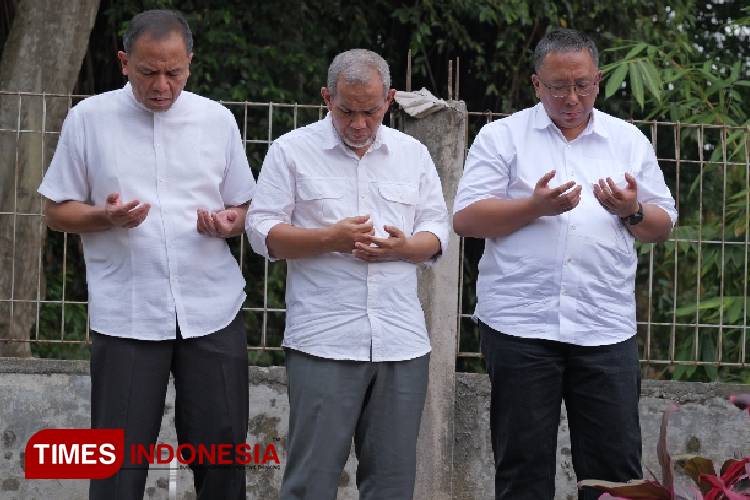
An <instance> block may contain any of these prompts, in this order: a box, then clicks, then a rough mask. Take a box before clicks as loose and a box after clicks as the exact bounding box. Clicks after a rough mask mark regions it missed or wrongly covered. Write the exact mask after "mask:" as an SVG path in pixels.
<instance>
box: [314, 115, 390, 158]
mask: <svg viewBox="0 0 750 500" xmlns="http://www.w3.org/2000/svg"><path fill="white" fill-rule="evenodd" d="M323 122H324V126H323V130H324V133H325V136H324V137H323V149H336V148H342V149H350V148H349V146H347V145H346V144H344V141H343V140H342V139H341V136H340V135H339V133H338V131H337V130H336V127H334V126H333V119H332V118H331V113H330V111H329V112H328V114H327V115H326V117H325V118H323ZM383 129H384V127H383V126H382V125H381V126H379V127H378V131H377V132H376V133H375V140H374V141H373V143H372V144H371V145H370V148H369V149H368V152H369V151H375V150H377V149H379V148H381V147H384V148H385V149H386V151H388V150H389V147H388V143H387V141H386V138H385V134H384V133H383Z"/></svg>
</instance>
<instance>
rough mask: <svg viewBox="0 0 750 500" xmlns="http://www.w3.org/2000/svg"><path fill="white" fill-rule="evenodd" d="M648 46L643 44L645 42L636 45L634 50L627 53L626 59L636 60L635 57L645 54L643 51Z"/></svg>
mask: <svg viewBox="0 0 750 500" xmlns="http://www.w3.org/2000/svg"><path fill="white" fill-rule="evenodd" d="M647 46H648V45H647V44H645V43H643V42H640V43H637V44H635V47H633V48H632V49H630V52H628V53H627V55H626V56H625V59H632V58H634V57H635V56H637V55H638V54H640V53H641V52H643V49H645V48H646V47H647Z"/></svg>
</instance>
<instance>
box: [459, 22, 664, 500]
mask: <svg viewBox="0 0 750 500" xmlns="http://www.w3.org/2000/svg"><path fill="white" fill-rule="evenodd" d="M597 65H598V53H597V49H596V46H595V45H594V43H593V41H592V40H591V39H590V38H589V37H588V36H586V35H585V34H583V33H579V32H577V31H574V30H557V31H553V32H551V33H548V34H547V35H546V36H545V37H544V38H543V39H542V40H541V41H540V42H539V45H538V46H537V47H536V50H535V53H534V69H535V74H534V75H533V76H532V83H533V85H534V89H535V91H536V95H537V97H538V98H539V100H540V101H541V102H540V103H539V104H537V105H536V106H534V107H532V108H528V109H525V110H523V111H520V112H518V113H515V114H513V115H512V116H510V117H508V118H505V119H502V120H498V121H495V122H493V123H490V124H488V125H486V126H485V127H483V128H482V130H481V131H480V133H479V134H478V135H477V138H476V140H475V141H474V143H473V145H472V146H471V149H470V151H469V155H468V157H467V160H466V166H465V171H464V175H463V178H462V179H461V182H460V184H459V189H458V194H457V196H456V202H455V205H454V216H453V227H454V229H455V230H456V232H457V233H458V234H460V235H462V236H471V237H475V238H485V249H484V255H483V256H482V259H481V261H480V263H479V279H478V282H477V307H476V312H475V316H476V318H477V319H478V320H479V322H480V332H481V348H482V353H483V354H484V357H485V361H486V365H487V370H488V372H489V376H490V381H491V385H492V395H491V408H490V419H491V433H492V447H493V451H494V454H495V465H496V476H495V494H496V498H498V499H513V500H519V499H520V500H523V499H544V500H548V499H550V498H553V497H554V486H555V450H556V446H555V443H556V440H557V427H558V424H559V421H560V404H561V400H563V399H564V400H565V406H566V409H567V415H568V423H569V425H570V433H571V442H572V455H573V467H574V469H575V471H576V475H577V477H578V479H579V480H583V479H603V480H612V481H625V480H629V479H636V478H640V477H641V475H642V471H641V463H640V458H641V435H640V424H639V421H638V398H639V395H640V369H639V364H638V346H637V343H636V338H635V333H636V321H635V297H634V288H635V271H636V264H637V256H636V253H635V249H634V240H635V239H637V240H639V241H644V242H658V241H664V240H665V239H666V238H667V237H668V236H669V234H670V231H671V229H672V226H673V225H674V223H675V220H676V217H677V214H676V212H675V208H674V200H673V199H672V197H671V195H670V193H669V189H668V188H667V186H666V185H665V182H664V177H663V175H662V172H661V170H660V169H659V165H658V164H657V162H656V156H655V155H654V151H653V148H652V147H651V144H650V143H649V142H648V140H647V139H646V137H645V136H644V135H643V134H642V133H641V132H640V131H639V130H638V129H637V128H636V127H634V126H633V125H630V124H628V123H626V122H624V121H622V120H619V119H617V118H614V117H612V116H609V115H607V114H605V113H602V112H600V111H598V110H596V109H594V107H593V106H594V100H595V98H596V95H597V94H598V92H599V81H600V78H601V74H600V72H599V71H598V67H597ZM597 496H598V493H596V492H592V491H586V492H584V491H582V492H581V493H580V496H579V497H580V498H597Z"/></svg>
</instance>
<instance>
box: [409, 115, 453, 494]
mask: <svg viewBox="0 0 750 500" xmlns="http://www.w3.org/2000/svg"><path fill="white" fill-rule="evenodd" d="M465 113H466V106H465V105H464V103H463V102H451V103H450V107H448V108H446V109H443V110H440V111H437V112H435V113H433V114H431V115H429V116H426V117H424V118H420V119H415V118H411V117H408V116H404V118H403V126H402V128H403V131H404V132H405V133H407V134H409V135H411V136H412V137H415V138H416V139H418V140H419V141H420V142H422V144H424V145H425V146H427V149H428V150H429V151H430V155H431V156H432V160H433V161H434V162H435V166H436V167H437V171H438V174H439V175H440V180H441V181H442V184H443V195H444V196H445V201H446V203H447V205H448V212H449V213H451V211H452V208H453V199H454V197H455V196H456V189H457V188H458V181H459V179H460V178H461V173H462V172H463V164H464V149H465V147H466V134H465V126H466V114H465ZM458 273H459V238H458V236H457V235H456V234H455V233H453V232H452V231H451V239H450V243H449V246H448V248H447V249H444V250H443V257H442V259H440V261H439V262H438V263H437V264H435V265H433V266H430V267H426V268H422V269H421V271H420V273H419V298H420V300H421V301H422V307H423V308H424V312H425V318H426V320H427V331H428V332H429V333H430V340H431V343H432V354H431V356H430V383H429V386H428V389H427V401H426V403H425V408H424V412H423V413H422V426H421V428H420V432H419V441H418V443H417V482H416V487H415V492H414V498H415V499H416V500H452V499H453V484H452V477H453V476H452V470H453V418H454V401H455V380H456V348H457V345H456V339H457V330H458Z"/></svg>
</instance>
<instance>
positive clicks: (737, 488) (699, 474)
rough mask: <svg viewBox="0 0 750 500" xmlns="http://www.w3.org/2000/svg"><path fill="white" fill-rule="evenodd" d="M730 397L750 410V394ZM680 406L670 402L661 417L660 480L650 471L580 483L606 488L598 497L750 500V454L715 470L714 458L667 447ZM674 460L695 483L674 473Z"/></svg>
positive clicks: (640, 499) (741, 406)
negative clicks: (636, 476) (647, 475)
mask: <svg viewBox="0 0 750 500" xmlns="http://www.w3.org/2000/svg"><path fill="white" fill-rule="evenodd" d="M729 400H730V401H731V402H732V403H733V404H734V405H735V406H737V407H738V408H740V409H741V410H745V409H747V411H748V413H749V414H750V394H736V395H732V396H729ZM676 410H677V406H676V405H674V404H670V405H669V406H668V407H667V408H666V409H665V410H664V415H662V419H661V428H660V430H659V443H658V444H657V446H656V452H657V455H658V457H659V465H660V466H661V472H662V481H661V483H660V482H659V481H658V480H657V479H656V477H655V476H654V474H653V473H652V472H651V471H649V472H650V473H651V476H652V477H653V479H639V480H634V481H628V482H627V483H614V482H610V481H598V480H595V479H589V480H586V481H580V482H579V483H578V487H579V488H582V487H584V486H589V487H592V488H597V489H599V490H601V491H603V492H605V493H604V494H602V496H600V497H599V500H604V499H609V500H615V499H620V500H628V499H637V500H748V499H750V457H745V458H743V459H740V460H735V459H730V460H727V461H726V462H724V465H722V466H721V471H720V472H719V474H716V470H715V468H714V464H713V462H712V461H711V460H709V459H707V458H703V457H699V456H697V455H679V456H675V457H672V456H670V454H669V451H668V449H667V425H668V423H669V416H670V415H671V414H672V413H673V412H675V411H676ZM674 464H676V465H677V466H679V467H681V468H682V470H684V471H685V472H686V473H687V475H688V476H690V477H691V478H692V480H693V481H694V483H690V482H686V481H683V480H682V479H681V478H679V477H677V478H676V477H675V475H674Z"/></svg>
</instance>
